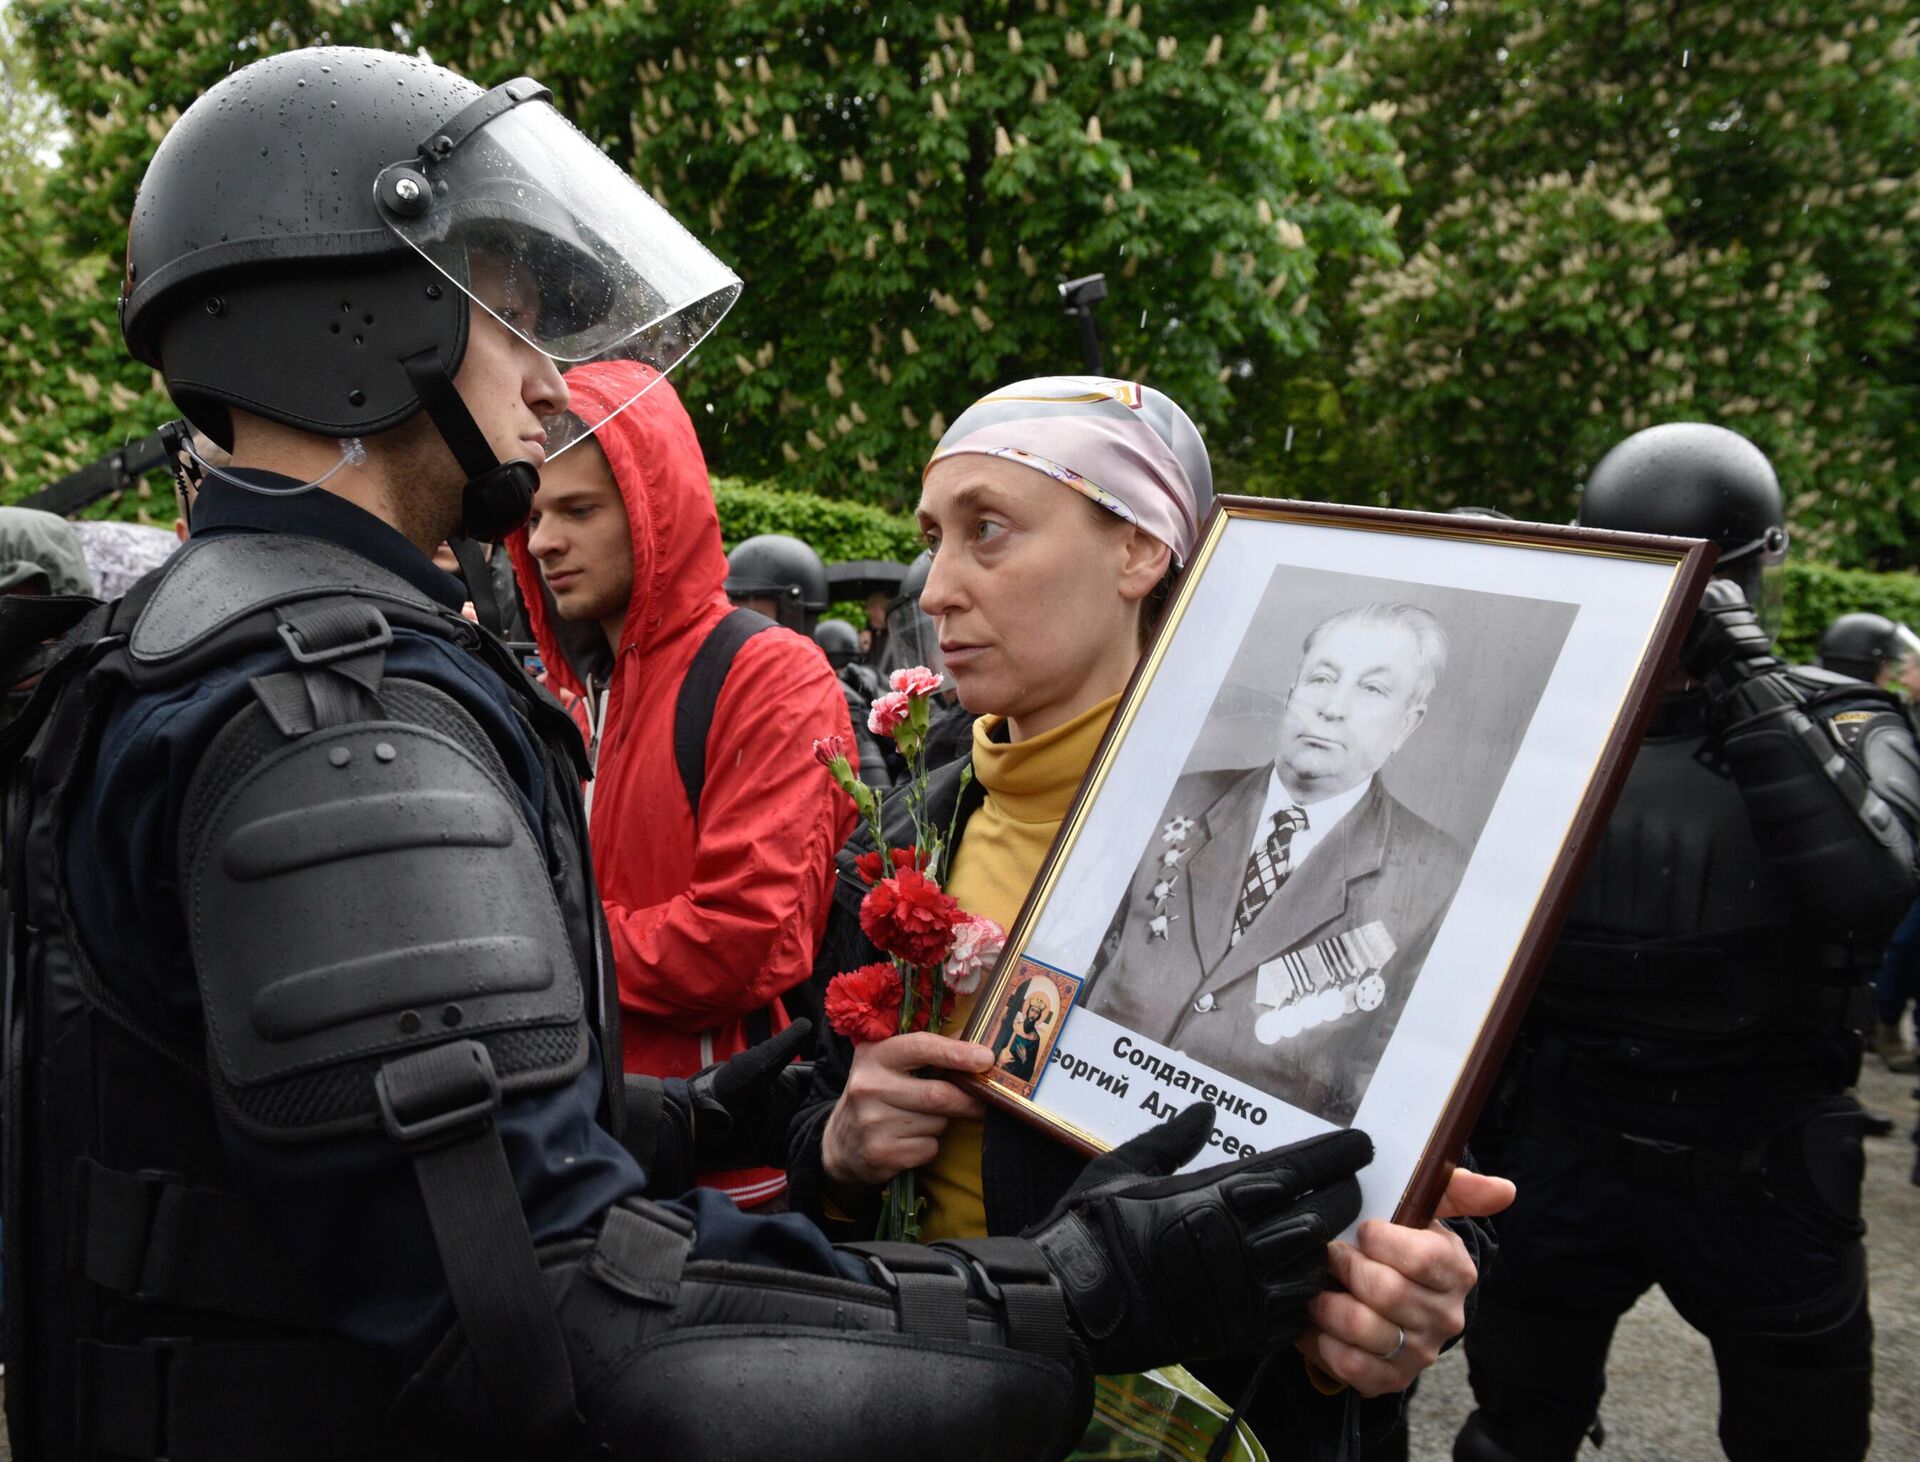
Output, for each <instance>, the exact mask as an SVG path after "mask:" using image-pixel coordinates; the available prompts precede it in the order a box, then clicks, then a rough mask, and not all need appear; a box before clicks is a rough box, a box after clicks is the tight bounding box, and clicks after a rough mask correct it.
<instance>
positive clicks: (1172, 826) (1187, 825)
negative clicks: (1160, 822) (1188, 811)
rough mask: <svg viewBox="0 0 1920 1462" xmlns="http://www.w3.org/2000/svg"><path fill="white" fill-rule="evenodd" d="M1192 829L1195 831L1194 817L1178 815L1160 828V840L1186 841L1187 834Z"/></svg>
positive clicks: (1168, 841) (1164, 841)
mask: <svg viewBox="0 0 1920 1462" xmlns="http://www.w3.org/2000/svg"><path fill="white" fill-rule="evenodd" d="M1192 831H1193V819H1192V818H1190V817H1176V818H1175V819H1174V820H1173V821H1172V822H1170V823H1168V824H1167V825H1166V826H1165V827H1163V828H1161V829H1160V841H1161V842H1163V843H1178V842H1183V841H1185V839H1186V836H1187V834H1188V833H1190V832H1192Z"/></svg>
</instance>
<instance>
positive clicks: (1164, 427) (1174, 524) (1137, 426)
mask: <svg viewBox="0 0 1920 1462" xmlns="http://www.w3.org/2000/svg"><path fill="white" fill-rule="evenodd" d="M962 456H974V457H1001V458H1004V459H1006V460H1007V461H1010V462H1018V463H1020V464H1021V465H1023V466H1026V467H1031V468H1032V469H1033V470H1034V471H1036V472H1039V473H1043V474H1045V475H1046V476H1048V477H1050V478H1052V479H1053V480H1054V481H1055V482H1058V483H1061V484H1063V485H1064V486H1067V487H1070V488H1072V489H1073V490H1074V491H1075V492H1077V493H1080V494H1082V495H1083V496H1085V497H1088V498H1090V499H1092V500H1093V501H1094V502H1096V503H1098V504H1099V505H1100V506H1101V507H1103V508H1105V509H1106V510H1107V511H1108V512H1110V513H1113V514H1114V515H1115V516H1117V517H1119V518H1122V519H1124V520H1125V521H1127V522H1129V523H1132V524H1135V525H1136V526H1137V527H1139V528H1140V530H1141V531H1142V532H1145V533H1150V534H1152V535H1153V536H1154V537H1155V538H1157V539H1159V540H1160V541H1161V542H1162V543H1164V544H1166V545H1167V546H1168V547H1169V548H1171V549H1172V550H1173V557H1174V561H1175V562H1176V563H1185V562H1186V561H1187V556H1188V555H1189V554H1190V553H1192V552H1193V545H1194V540H1195V537H1196V536H1197V534H1198V532H1199V524H1200V518H1201V515H1202V514H1203V513H1205V511H1206V509H1207V507H1208V505H1209V504H1210V503H1211V502H1212V501H1213V468H1212V465H1211V463H1209V462H1208V460H1207V449H1206V444H1205V443H1204V442H1202V441H1201V439H1200V432H1199V429H1198V428H1197V427H1195V426H1194V424H1193V422H1192V421H1191V420H1190V419H1189V418H1188V416H1187V414H1186V412H1184V411H1182V410H1181V409H1180V408H1179V406H1177V405H1176V404H1175V403H1174V402H1173V400H1172V399H1171V398H1169V397H1168V396H1167V395H1165V394H1164V393H1163V392H1160V391H1156V390H1154V389H1153V388H1152V387H1151V386H1142V385H1140V384H1139V383H1138V382H1136V381H1117V380H1114V379H1112V378H1110V377H1107V376H1037V377H1035V378H1034V379H1032V380H1028V381H1015V382H1014V383H1013V384H1012V385H1010V386H1003V387H1001V388H1000V389H999V390H997V391H994V392H992V393H990V394H988V395H986V396H982V397H981V398H980V399H979V400H978V401H976V402H974V403H973V405H971V406H969V407H968V408H967V409H966V410H965V411H964V412H962V413H961V415H960V418H959V419H958V420H957V421H955V422H954V424H953V425H952V426H951V427H949V428H948V429H947V434H946V435H945V436H943V437H941V438H940V445H939V446H938V447H936V448H935V449H934V453H933V457H932V458H931V460H929V461H928V463H927V467H928V468H929V469H931V468H932V466H933V464H934V463H935V462H944V461H945V460H946V459H947V458H949V457H962ZM924 476H925V474H924V473H923V474H922V477H923V478H924Z"/></svg>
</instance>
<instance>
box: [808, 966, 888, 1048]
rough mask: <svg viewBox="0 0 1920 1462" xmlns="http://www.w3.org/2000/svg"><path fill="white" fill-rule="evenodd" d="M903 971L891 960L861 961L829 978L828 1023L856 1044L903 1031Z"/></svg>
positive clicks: (884, 1037) (881, 1039) (879, 1039)
mask: <svg viewBox="0 0 1920 1462" xmlns="http://www.w3.org/2000/svg"><path fill="white" fill-rule="evenodd" d="M900 996H901V988H900V972H899V971H898V970H896V969H895V968H894V967H893V966H892V965H891V964H890V963H882V964H871V965H861V966H860V968H859V969H857V970H849V971H847V973H846V974H844V975H835V976H834V977H833V978H832V979H831V980H829V981H827V1002H826V1006H827V1024H828V1025H830V1026H832V1027H833V1028H834V1029H835V1030H837V1031H838V1032H840V1034H841V1035H843V1036H845V1037H846V1038H847V1039H848V1040H850V1041H852V1042H853V1043H854V1044H855V1045H856V1046H861V1045H865V1044H866V1043H867V1042H868V1041H884V1040H885V1039H886V1038H887V1037H888V1036H891V1035H898V1034H899V1032H900Z"/></svg>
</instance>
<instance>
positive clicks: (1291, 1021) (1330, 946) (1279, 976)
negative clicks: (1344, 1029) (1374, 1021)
mask: <svg viewBox="0 0 1920 1462" xmlns="http://www.w3.org/2000/svg"><path fill="white" fill-rule="evenodd" d="M1396 948H1397V946H1396V945H1395V944H1394V942H1393V936H1392V935H1391V934H1389V933H1387V926H1386V925H1385V924H1382V923H1381V922H1380V921H1379V920H1378V919H1375V920H1374V921H1373V922H1372V923H1370V924H1363V925H1361V926H1360V927H1359V928H1358V929H1349V930H1347V931H1345V932H1344V933H1341V934H1336V935H1334V936H1333V937H1332V938H1330V939H1322V940H1321V941H1320V942H1319V943H1317V944H1309V945H1307V946H1306V947H1305V948H1302V949H1296V950H1293V951H1292V952H1290V953H1288V954H1283V955H1281V956H1280V957H1279V958H1278V959H1270V960H1268V961H1267V962H1266V963H1265V964H1263V965H1261V966H1260V976H1259V983H1258V987H1257V989H1256V991H1255V994H1254V997H1253V998H1254V1004H1256V1005H1264V1006H1267V1007H1269V1008H1268V1009H1267V1010H1266V1011H1265V1012H1263V1013H1262V1014H1261V1016H1260V1018H1259V1019H1258V1020H1256V1021H1255V1022H1254V1023H1253V1034H1254V1037H1255V1039H1257V1040H1258V1041H1259V1042H1260V1044H1261V1045H1263V1046H1271V1045H1273V1044H1275V1043H1276V1042H1278V1041H1290V1040H1292V1039H1293V1038H1294V1037H1295V1036H1297V1035H1299V1034H1300V1033H1301V1032H1302V1031H1304V1030H1309V1029H1311V1028H1312V1027H1314V1026H1317V1025H1325V1024H1327V1023H1328V1022H1329V1021H1335V1020H1339V1019H1341V1018H1342V1017H1343V1016H1348V1015H1352V1014H1354V1013H1355V1012H1356V1011H1359V1012H1366V1011H1371V1010H1377V1009H1379V1007H1380V1003H1381V1001H1383V1000H1385V999H1386V995H1387V982H1386V981H1385V980H1384V979H1382V978H1381V975H1380V971H1381V970H1383V969H1385V968H1386V964H1387V961H1388V960H1390V959H1392V958H1393V955H1394V951H1395V949H1396Z"/></svg>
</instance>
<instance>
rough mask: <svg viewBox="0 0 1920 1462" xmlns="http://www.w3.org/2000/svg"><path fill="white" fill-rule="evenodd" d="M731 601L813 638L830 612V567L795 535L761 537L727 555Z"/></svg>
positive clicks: (772, 534)
mask: <svg viewBox="0 0 1920 1462" xmlns="http://www.w3.org/2000/svg"><path fill="white" fill-rule="evenodd" d="M727 597H728V598H729V599H731V600H732V601H733V602H734V603H735V604H742V605H745V606H746V607H747V608H748V609H754V610H758V611H759V612H760V613H761V614H764V615H766V617H767V618H768V619H771V620H772V621H773V622H774V623H775V624H784V625H785V626H786V627H787V628H788V629H790V630H792V631H794V632H795V633H796V634H803V635H811V634H812V633H813V627H814V625H816V624H818V623H819V621H820V616H821V615H822V614H824V613H826V609H827V565H826V563H825V561H824V560H822V559H821V557H820V555H819V554H817V553H815V552H814V551H813V549H812V548H811V547H810V546H809V545H807V544H805V543H803V542H801V541H800V540H799V539H798V538H795V537H793V536H791V535H790V534H786V533H760V534H756V535H755V536H754V537H752V538H746V539H742V540H741V541H740V542H739V543H737V544H735V545H734V548H733V552H731V553H729V554H728V555H727Z"/></svg>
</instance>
